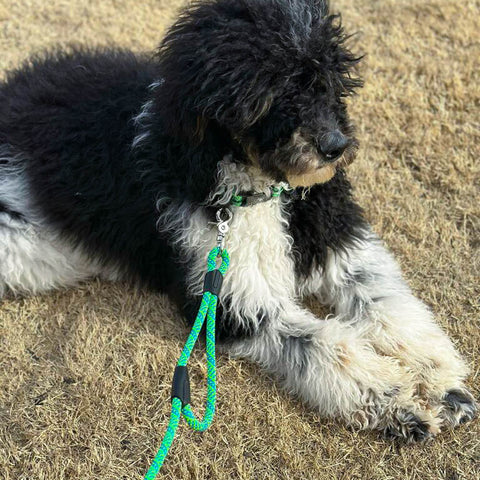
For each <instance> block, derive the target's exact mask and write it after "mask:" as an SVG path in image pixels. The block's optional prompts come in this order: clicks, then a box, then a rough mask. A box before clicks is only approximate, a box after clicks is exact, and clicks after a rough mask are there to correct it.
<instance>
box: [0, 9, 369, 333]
mask: <svg viewBox="0 0 480 480" xmlns="http://www.w3.org/2000/svg"><path fill="white" fill-rule="evenodd" d="M358 60H359V58H358V57H356V56H355V55H353V54H352V53H351V52H350V51H349V50H348V49H347V48H346V47H345V35H344V33H343V30H342V27H341V26H340V24H339V20H338V18H337V17H334V16H330V15H329V14H328V5H327V2H325V1H323V0H288V1H287V0H210V1H206V2H201V3H197V2H195V3H194V4H193V5H192V6H191V7H189V8H188V9H187V10H185V12H184V13H183V15H182V16H181V17H180V20H179V21H178V22H177V23H176V24H175V25H174V26H173V27H172V28H171V30H170V31H169V33H168V34H167V36H166V38H165V40H164V41H163V42H162V44H161V46H160V48H159V50H158V53H157V55H156V56H154V57H152V58H149V57H144V56H138V55H134V54H133V53H130V52H125V51H119V50H111V49H105V50H94V51H92V50H73V51H70V52H69V53H51V54H49V55H47V56H46V57H45V58H34V59H33V60H31V61H30V62H29V63H27V64H25V65H24V66H23V67H21V68H20V69H18V70H17V71H15V72H12V73H10V74H9V75H8V77H7V80H6V81H5V82H4V83H3V84H1V85H0V144H8V145H10V146H11V149H12V151H14V152H16V153H18V154H20V155H21V156H22V157H24V158H25V159H26V160H25V162H26V171H27V176H28V180H29V184H30V186H31V189H32V195H33V197H34V201H35V203H36V204H37V205H38V206H39V207H40V208H41V209H42V212H43V214H44V216H45V217H46V218H47V219H48V222H49V223H50V224H51V225H52V226H54V227H55V229H57V230H58V231H60V232H62V234H63V235H64V236H65V237H67V238H68V239H69V240H70V241H71V242H74V243H75V242H79V243H81V244H82V246H83V248H84V249H86V250H87V252H88V253H90V254H91V255H92V256H95V258H100V259H101V260H102V261H104V262H105V263H106V264H114V265H117V266H120V267H121V268H122V270H124V273H125V275H127V276H128V277H129V278H131V279H134V280H137V281H140V282H141V283H142V284H144V285H146V286H148V287H151V288H154V289H157V290H162V291H166V290H174V291H177V292H178V291H180V292H181V293H180V296H181V298H182V299H185V298H186V297H188V295H187V292H185V286H184V272H183V268H182V264H181V262H178V259H177V258H176V255H177V253H176V251H175V249H174V247H172V242H171V241H170V239H169V237H168V236H167V235H166V234H160V233H159V232H158V229H157V228H156V221H157V219H158V216H159V212H158V211H157V209H156V201H157V199H159V198H167V199H171V200H178V199H184V200H187V201H189V202H190V203H191V205H193V206H194V205H200V204H203V203H204V202H205V201H206V199H207V197H208V194H209V192H210V191H211V189H212V188H213V187H214V184H215V173H216V168H217V164H218V162H219V161H220V160H221V159H222V158H223V157H224V156H225V155H227V154H232V157H233V159H234V160H235V161H238V162H241V163H247V162H250V161H252V158H251V154H252V152H255V156H256V161H257V162H258V164H259V165H260V167H261V168H262V169H263V171H264V172H265V173H266V174H270V175H272V176H273V177H274V178H275V179H276V180H285V176H286V175H287V174H288V173H289V172H295V171H302V168H304V167H303V165H300V164H299V163H298V161H297V160H296V159H295V158H296V157H295V155H292V147H291V146H288V143H289V141H290V140H291V137H292V134H293V132H294V131H295V130H297V129H300V131H301V133H302V135H303V136H304V137H305V138H306V139H307V140H308V141H309V142H310V144H311V148H312V149H316V148H318V143H319V141H320V139H321V137H322V135H323V134H325V132H328V131H330V130H332V129H338V130H340V131H341V132H342V133H343V134H344V135H346V136H347V137H348V139H349V145H350V148H351V150H352V152H351V153H353V149H354V147H355V145H356V140H355V138H354V136H353V133H354V132H353V128H352V126H351V124H350V122H349V120H348V116H347V112H346V107H345V104H344V101H343V97H344V96H346V95H349V94H351V93H352V92H353V90H354V89H355V88H356V87H359V86H360V85H361V82H360V80H359V79H358V78H357V77H356V76H355V75H354V74H353V70H352V69H353V67H354V65H355V64H356V63H357V61H358ZM154 82H157V85H156V86H155V87H154V88H153V87H152V88H149V86H150V85H151V84H152V83H154ZM147 101H151V104H150V105H149V107H148V111H145V112H144V115H143V118H141V117H139V118H138V121H137V122H135V121H134V118H135V117H136V116H138V115H139V114H141V113H142V106H143V105H145V103H146V102H147ZM135 138H136V139H137V140H136V141H134V139H135ZM132 144H134V145H135V146H134V148H132ZM319 166H320V165H319ZM160 208H161V207H160ZM287 214H288V215H289V219H290V230H291V234H292V236H293V238H294V240H295V245H294V252H295V260H296V264H297V274H298V275H299V276H306V275H308V274H309V272H310V271H311V269H312V268H314V267H317V266H322V265H323V263H324V261H325V257H326V251H327V248H331V249H333V250H336V249H342V248H344V247H345V246H346V245H348V244H350V243H351V242H353V241H355V238H357V237H358V235H360V233H359V232H360V227H362V226H363V224H364V221H363V219H362V214H361V210H360V209H359V207H358V206H356V204H355V203H354V202H353V200H352V198H351V192H350V185H349V183H348V181H347V179H346V178H345V175H344V173H343V171H342V170H339V171H338V173H337V175H336V177H335V178H334V179H333V180H332V181H331V182H330V183H327V184H325V185H319V186H315V187H313V188H312V189H311V191H310V193H309V195H308V197H307V199H306V200H301V199H299V198H298V199H294V200H293V201H292V202H291V205H290V207H289V211H288V212H287ZM220 317H221V316H220ZM229 325H230V324H229V322H228V320H225V321H224V322H223V324H222V325H220V331H221V332H222V337H225V338H227V337H228V335H229V334H230V335H234V336H241V335H246V334H248V333H251V332H248V331H247V330H248V328H247V330H246V331H235V332H232V331H231V330H230V329H229Z"/></svg>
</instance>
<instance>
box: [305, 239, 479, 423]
mask: <svg viewBox="0 0 480 480" xmlns="http://www.w3.org/2000/svg"><path fill="white" fill-rule="evenodd" d="M364 237H365V238H364V240H363V241H361V242H359V243H357V244H355V246H352V247H350V248H349V249H347V250H346V251H344V252H341V253H340V252H338V253H334V252H330V254H329V258H328V261H327V264H326V267H325V269H324V271H323V272H322V275H321V276H319V275H318V274H317V275H315V276H312V277H311V278H310V279H309V280H308V281H307V282H306V283H305V284H304V285H303V289H304V291H306V292H308V291H309V292H310V293H316V294H318V295H319V296H320V298H321V300H323V301H324V302H325V303H328V304H330V305H332V306H334V308H335V312H336V315H337V317H338V318H343V319H344V321H345V322H346V323H348V324H349V325H350V326H351V328H354V329H357V330H358V331H361V332H363V333H362V335H363V338H364V339H365V341H367V342H368V343H369V344H370V345H371V348H372V349H374V350H375V351H376V352H377V353H378V354H379V355H382V356H385V357H389V358H392V359H397V360H398V362H399V363H400V364H402V365H404V366H405V367H406V368H407V369H408V370H409V371H410V372H411V373H412V374H413V375H414V378H413V381H414V384H413V387H414V392H413V394H414V398H415V399H416V400H417V403H418V404H420V405H423V408H424V411H425V413H431V414H432V416H433V417H436V418H437V417H438V418H439V419H440V424H439V425H440V426H441V425H448V426H456V425H457V424H459V423H464V422H466V421H468V420H471V419H472V418H473V416H474V414H475V411H476V405H475V402H474V400H473V398H472V396H471V394H470V393H469V392H468V390H467V389H466V387H465V386H464V384H463V381H464V380H465V377H466V376H467V373H468V371H467V368H466V365H465V363H464V361H463V360H462V359H461V357H460V355H459V354H458V352H457V351H456V350H455V348H454V346H453V344H452V342H451V341H450V339H449V338H448V336H447V335H446V334H445V333H444V332H443V331H442V329H441V328H440V327H439V326H438V325H437V324H436V323H435V321H434V318H433V316H432V313H431V311H430V310H429V308H428V307H427V306H426V305H425V304H424V303H423V302H421V301H420V300H418V299H417V298H415V297H414V296H413V295H412V293H411V291H410V289H409V288H408V286H407V285H406V283H405V282H404V280H403V279H402V276H401V272H400V269H399V267H398V266H397V264H396V262H395V261H394V259H393V258H392V256H391V255H390V253H389V252H387V251H386V249H385V248H384V247H383V245H382V244H381V242H380V240H379V239H378V238H377V237H376V236H375V235H374V234H372V233H371V232H367V233H366V234H365V236H364ZM314 277H316V278H314ZM319 278H321V280H320V281H319V280H318V279H319Z"/></svg>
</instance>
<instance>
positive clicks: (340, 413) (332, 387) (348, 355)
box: [226, 305, 439, 440]
mask: <svg viewBox="0 0 480 480" xmlns="http://www.w3.org/2000/svg"><path fill="white" fill-rule="evenodd" d="M268 317H269V318H268V320H266V321H265V324H264V325H262V326H261V327H260V329H259V330H258V332H257V333H256V334H255V335H253V336H252V337H250V338H248V339H245V340H241V341H235V342H232V343H230V344H228V345H226V347H227V348H228V351H229V352H230V354H232V355H233V356H235V357H242V358H247V359H250V360H253V361H255V362H257V363H259V364H260V365H261V366H262V367H264V368H265V369H266V370H267V371H269V372H270V373H273V374H274V375H276V376H277V378H279V379H280V380H281V381H283V384H284V386H285V387H286V389H287V390H288V391H290V392H293V393H294V394H296V395H298V396H300V397H301V398H302V399H303V400H304V401H305V402H306V403H308V404H309V405H311V406H312V407H314V408H316V409H318V410H319V411H320V413H321V414H323V415H326V416H331V417H339V418H342V419H343V420H345V421H346V422H347V423H348V424H350V425H353V426H356V427H359V428H374V429H380V430H382V431H385V432H391V433H394V434H395V435H396V436H401V437H403V438H405V439H407V440H422V439H425V438H427V437H429V436H430V435H431V434H433V433H435V432H436V431H437V430H438V427H439V425H438V424H439V422H438V421H437V420H436V419H435V418H434V416H433V415H431V414H429V413H427V412H425V411H424V410H423V408H422V406H421V405H420V404H419V402H417V401H416V400H415V398H414V392H413V387H414V380H413V377H412V374H411V372H410V370H409V369H408V368H405V367H404V366H402V364H401V363H400V362H399V361H398V360H397V359H395V358H393V357H390V356H385V355H382V354H380V353H379V352H377V351H375V349H374V348H373V347H372V344H371V342H370V341H369V340H368V339H367V338H366V337H365V336H364V335H363V332H362V331H361V329H359V328H357V327H356V326H354V325H349V324H348V323H345V322H344V321H343V319H342V318H339V317H335V318H330V319H327V320H320V319H318V318H316V317H315V316H314V315H313V314H312V313H310V312H309V311H306V310H304V309H302V308H301V307H299V306H296V305H290V306H289V307H287V308H285V309H282V310H280V311H278V312H269V315H268Z"/></svg>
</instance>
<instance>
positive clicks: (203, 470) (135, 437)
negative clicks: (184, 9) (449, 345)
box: [0, 0, 480, 480]
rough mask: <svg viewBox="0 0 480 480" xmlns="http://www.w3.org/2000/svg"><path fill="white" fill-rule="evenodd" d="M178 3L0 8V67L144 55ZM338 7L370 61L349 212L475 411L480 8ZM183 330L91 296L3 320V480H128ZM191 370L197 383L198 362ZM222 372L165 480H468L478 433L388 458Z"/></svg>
mask: <svg viewBox="0 0 480 480" xmlns="http://www.w3.org/2000/svg"><path fill="white" fill-rule="evenodd" d="M181 3H183V2H182V1H180V0H173V1H167V0H143V1H141V2H137V1H134V0H102V1H97V0H75V1H72V0H51V1H48V2H47V1H45V0H17V1H15V2H13V1H12V0H0V29H1V30H0V51H1V52H2V55H1V58H0V67H1V69H2V71H4V70H5V69H6V68H9V67H13V66H15V65H17V64H18V62H19V61H20V60H22V59H24V58H25V57H26V56H28V55H29V54H30V53H31V52H34V51H38V50H41V49H43V48H45V47H50V46H52V45H56V44H62V45H64V44H66V43H70V42H78V43H82V44H89V45H97V44H110V43H115V44H120V45H123V46H129V47H132V48H134V49H135V50H140V49H151V48H153V47H154V46H155V45H156V43H157V42H158V40H159V39H160V37H161V35H162V32H163V31H164V28H165V26H166V25H167V24H168V22H170V21H171V18H172V16H173V14H174V11H175V9H176V8H177V7H178V5H180V4H181ZM336 7H338V8H339V9H340V10H341V11H342V12H343V15H344V20H345V23H346V24H347V25H348V26H349V27H350V29H356V30H359V31H360V32H361V36H360V37H359V40H358V42H359V45H360V46H361V47H362V49H363V50H364V51H366V52H368V57H367V60H366V65H365V67H364V70H365V77H366V87H365V89H364V91H363V92H362V94H361V96H360V97H359V98H357V99H355V101H354V103H353V105H352V108H353V113H354V116H355V117H356V119H357V123H358V128H359V132H360V135H359V136H360V138H361V140H362V148H361V151H360V155H359V158H358V161H357V162H356V164H355V165H354V166H352V167H351V175H352V178H353V180H354V183H355V186H356V194H357V197H358V199H359V200H360V202H361V203H362V204H363V205H364V206H365V208H366V210H367V215H368V217H369V218H370V219H371V221H372V222H373V224H374V226H375V228H376V230H377V231H378V232H380V233H381V234H382V235H383V237H384V238H385V240H386V242H387V243H388V245H389V246H390V247H391V248H392V249H393V250H394V252H395V253H396V255H397V257H398V259H399V261H400V262H401V264H402V266H403V268H404V271H405V274H406V276H407V278H408V279H409V281H410V283H411V285H412V286H413V288H414V290H415V291H416V292H417V294H418V295H419V296H420V297H422V298H423V299H424V300H425V301H426V302H427V303H428V304H430V305H431V306H432V307H433V309H434V310H435V311H436V312H437V316H438V319H439V322H441V324H442V325H443V327H444V328H445V329H446V330H447V331H448V333H449V334H450V335H451V336H452V337H453V338H454V340H455V342H456V343H457V345H458V347H459V349H460V350H461V351H462V352H463V354H464V355H465V356H466V358H467V359H468V360H469V361H470V362H471V364H472V367H473V368H472V369H473V375H472V377H471V386H472V387H473V390H474V392H475V394H476V396H477V398H478V397H479V386H478V383H475V382H478V377H479V375H478V373H479V371H478V360H479V354H480V352H479V349H480V333H479V330H478V327H479V324H478V316H479V293H480V292H479V287H478V280H479V263H480V262H479V260H480V259H479V250H478V247H479V243H480V242H479V196H478V193H479V164H478V160H477V157H478V155H479V153H480V152H479V147H478V145H479V144H480V139H479V138H478V137H479V128H478V127H479V123H478V122H479V120H478V107H479V85H480V79H479V71H480V68H479V67H480V65H479V56H480V55H479V54H480V51H479V41H480V38H479V25H478V18H479V13H480V12H479V4H478V2H476V1H469V0H465V1H463V2H451V1H450V0H428V1H422V0H382V1H378V0H376V1H372V0H357V1H356V2H352V1H346V0H338V1H337V2H336ZM179 325H182V323H181V319H180V318H179V315H178V313H177V312H176V311H175V310H174V308H173V307H172V306H171V305H170V303H169V302H168V300H167V299H166V298H163V297H159V296H155V295H148V294H145V293H136V292H134V291H132V290H131V289H129V288H127V287H125V286H121V285H107V284H100V283H96V282H93V283H91V284H88V285H84V286H83V287H81V288H79V289H77V290H73V291H66V292H61V293H55V294H52V295H47V296H44V297H36V298H28V299H17V300H11V301H7V302H5V303H4V304H2V306H1V311H0V365H2V372H1V373H0V477H1V478H4V479H15V480H26V479H28V480H37V479H38V480H42V479H48V480H61V479H78V480H89V479H97V478H102V479H105V480H111V479H115V480H118V479H129V480H130V479H140V478H142V474H143V473H144V472H145V470H146V468H147V466H148V462H149V461H150V459H151V457H152V455H153V454H154V451H155V450H156V448H157V447H158V445H159V442H160V439H161V436H162V435H163V431H164V427H165V425H166V423H167V417H168V413H169V401H168V397H169V383H170V378H171V374H172V371H173V367H174V364H175V361H176V358H177V356H178V354H179V351H180V348H181V344H182V342H183V340H184V339H185V337H186V333H187V332H186V330H185V329H184V328H183V327H179ZM172 332H173V334H172ZM192 360H193V361H192V371H193V372H201V373H204V371H205V368H204V366H203V357H202V355H201V354H196V355H194V357H193V359H192ZM219 365H220V366H219V379H220V400H219V409H218V410H219V413H218V416H217V418H216V421H215V423H214V425H213V427H212V428H211V430H209V431H208V432H207V433H206V434H204V435H200V434H194V433H191V432H189V431H188V430H187V429H186V428H181V429H180V434H179V436H178V439H177V441H176V443H175V446H174V448H173V451H172V452H171V455H170V456H169V458H168V460H167V463H166V466H165V468H164V472H163V473H164V478H170V479H190V478H192V479H230V478H231V479H255V480H256V479H277V478H278V479H334V478H336V479H347V480H349V479H357V478H358V479H378V480H387V479H422V480H438V479H445V480H447V479H448V480H459V479H466V480H467V479H468V480H473V479H475V478H477V479H478V478H480V476H479V473H478V472H479V471H480V470H479V469H480V449H479V433H480V427H479V422H475V423H473V424H470V425H468V426H465V427H463V428H461V429H459V430H457V431H455V432H454V433H452V432H446V433H444V434H442V435H441V436H440V437H439V438H438V439H437V440H436V441H435V442H433V443H431V444H428V445H418V446H409V447H399V446H398V445H394V444H390V443H386V442H384V441H383V440H382V439H380V438H379V437H378V436H377V435H375V434H372V433H356V432H350V431H348V430H347V429H346V428H345V427H343V426H342V425H339V424H337V423H335V422H329V421H324V420H322V419H320V418H318V416H317V415H316V414H315V413H314V412H311V411H308V410H306V409H305V408H304V407H303V406H302V405H301V404H300V403H298V402H297V401H295V400H292V399H291V398H290V397H288V396H287V395H285V394H284V393H282V392H280V391H278V389H277V388H276V386H275V385H274V383H273V382H272V381H271V379H269V378H268V377H267V376H265V375H264V374H263V373H261V372H260V371H259V370H258V369H257V368H256V367H255V366H251V365H249V364H247V363H245V362H238V361H231V360H229V359H228V358H226V357H221V358H220V359H219ZM202 380H203V377H202V375H201V374H200V373H198V374H196V375H195V376H194V383H195V385H199V386H200V385H202V386H203V382H202ZM202 388H203V387H202ZM202 388H197V389H196V391H199V390H200V396H197V398H196V401H195V405H199V404H201V401H202V396H201V395H202V393H203V390H202Z"/></svg>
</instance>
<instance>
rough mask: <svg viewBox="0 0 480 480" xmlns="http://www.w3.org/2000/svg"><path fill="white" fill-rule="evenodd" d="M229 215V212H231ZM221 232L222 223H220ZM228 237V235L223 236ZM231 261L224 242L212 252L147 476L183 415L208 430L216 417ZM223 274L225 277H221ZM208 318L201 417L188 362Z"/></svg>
mask: <svg viewBox="0 0 480 480" xmlns="http://www.w3.org/2000/svg"><path fill="white" fill-rule="evenodd" d="M224 210H227V211H228V212H229V213H230V215H229V217H228V220H222V218H221V215H220V220H219V225H220V222H221V223H222V225H223V224H225V223H226V226H227V230H226V232H225V233H227V232H228V223H229V222H230V220H231V219H232V216H231V212H230V211H229V210H228V209H224ZM227 215H228V214H227ZM217 219H219V213H217ZM219 232H220V226H219ZM222 240H224V236H223V239H222ZM217 258H221V259H222V262H221V264H220V266H219V267H218V269H217ZM229 265H230V256H229V255H228V252H227V250H225V249H224V248H223V242H222V245H219V246H217V247H216V248H214V249H213V250H212V251H211V252H210V254H209V255H208V260H207V270H208V273H207V275H206V276H205V287H204V292H203V297H202V301H201V304H200V308H199V311H198V314H197V317H196V319H195V322H194V324H193V327H192V331H191V332H190V335H189V337H188V339H187V342H186V343H185V346H184V348H183V351H182V354H181V355H180V359H179V360H178V363H177V367H176V368H175V374H174V378H173V384H172V395H171V397H172V408H171V413H170V422H169V424H168V427H167V431H166V433H165V436H164V437H163V441H162V444H161V446H160V449H159V450H158V453H157V455H156V456H155V458H154V460H153V462H152V465H151V467H150V469H149V470H148V472H147V474H146V475H145V480H154V479H155V478H156V476H157V474H158V472H159V471H160V468H162V465H163V463H164V461H165V458H166V456H167V454H168V451H169V450H170V447H171V445H172V443H173V439H174V437H175V433H176V431H177V428H178V425H179V423H180V417H181V416H182V415H183V418H184V419H185V421H186V422H187V424H188V425H189V426H190V427H191V428H192V429H193V430H197V431H199V432H204V431H205V430H207V428H208V427H209V426H210V425H211V423H212V421H213V417H214V415H215V406H216V401H217V371H216V363H215V318H216V312H217V302H218V295H219V294H220V288H221V284H222V282H223V276H224V275H225V273H226V272H227V270H228V267H229ZM220 277H221V279H220ZM205 319H206V321H207V327H206V350H207V402H206V406H205V414H204V417H203V420H198V419H197V418H196V416H195V414H194V413H193V410H192V407H191V406H190V381H189V378H188V370H187V363H188V360H189V359H190V355H191V353H192V350H193V347H194V346H195V343H196V342H197V339H198V336H199V334H200V331H201V329H202V327H203V324H204V323H205Z"/></svg>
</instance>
